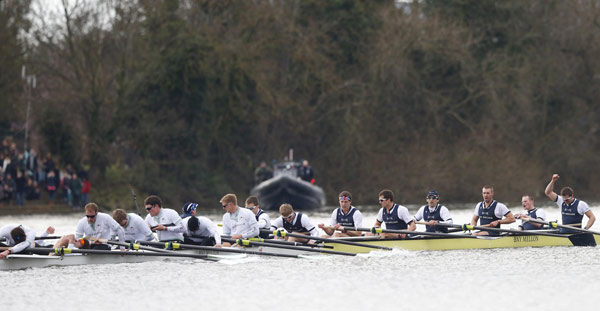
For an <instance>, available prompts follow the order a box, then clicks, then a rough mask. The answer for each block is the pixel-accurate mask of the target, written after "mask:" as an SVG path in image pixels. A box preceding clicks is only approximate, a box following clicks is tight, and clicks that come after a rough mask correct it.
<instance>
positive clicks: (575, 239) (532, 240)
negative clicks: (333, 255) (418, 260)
mask: <svg viewBox="0 0 600 311" xmlns="http://www.w3.org/2000/svg"><path fill="white" fill-rule="evenodd" d="M344 240H347V241H355V242H360V243H362V244H371V245H378V246H387V247H392V248H397V249H405V250H411V251H423V250H429V251H439V250H459V249H487V248H514V247H547V246H595V244H600V236H598V235H592V234H574V235H570V236H569V237H567V236H565V237H558V236H545V235H506V236H495V237H493V236H477V238H472V237H468V238H467V237H461V238H453V237H448V238H437V237H436V238H427V237H420V238H411V239H404V240H403V239H380V238H379V237H356V238H344ZM325 245H329V246H332V247H333V250H335V251H340V252H349V253H366V252H369V251H370V250H369V249H365V248H361V247H355V246H351V245H347V244H340V243H325Z"/></svg>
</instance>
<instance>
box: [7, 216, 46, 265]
mask: <svg viewBox="0 0 600 311" xmlns="http://www.w3.org/2000/svg"><path fill="white" fill-rule="evenodd" d="M50 233H54V228H52V227H48V229H46V231H45V232H44V233H43V234H42V235H41V236H42V237H46V236H48V234H50ZM0 238H5V239H6V241H5V243H0V246H4V247H9V248H8V249H6V250H4V251H2V252H0V259H4V258H6V256H8V255H10V254H17V253H20V252H22V251H24V250H25V249H27V248H28V247H34V246H35V245H36V242H37V241H35V231H34V230H33V229H31V228H29V227H27V226H23V225H17V224H11V225H5V226H3V227H2V228H0ZM38 244H39V243H38Z"/></svg>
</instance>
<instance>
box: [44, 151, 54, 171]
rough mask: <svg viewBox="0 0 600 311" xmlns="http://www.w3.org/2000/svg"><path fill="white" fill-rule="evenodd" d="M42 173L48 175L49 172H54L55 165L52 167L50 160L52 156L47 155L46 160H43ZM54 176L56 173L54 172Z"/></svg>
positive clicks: (52, 162) (52, 163)
mask: <svg viewBox="0 0 600 311" xmlns="http://www.w3.org/2000/svg"><path fill="white" fill-rule="evenodd" d="M43 164H44V173H45V174H46V175H48V173H49V172H50V171H54V170H56V165H54V161H53V160H52V154H51V153H47V154H46V158H44V163H43ZM55 174H56V172H55Z"/></svg>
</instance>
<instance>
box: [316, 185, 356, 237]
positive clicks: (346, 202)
mask: <svg viewBox="0 0 600 311" xmlns="http://www.w3.org/2000/svg"><path fill="white" fill-rule="evenodd" d="M338 200H339V202H340V207H338V208H336V209H335V210H333V213H331V219H330V222H329V226H325V224H319V225H318V226H319V228H321V229H322V230H323V231H325V233H326V234H328V235H330V236H333V237H348V236H360V235H362V232H360V231H345V230H344V229H342V228H341V227H353V228H359V227H362V220H363V217H362V213H361V212H360V211H359V210H358V209H357V208H356V207H354V206H352V194H350V192H349V191H342V192H340V194H339V195H338ZM336 231H340V232H336Z"/></svg>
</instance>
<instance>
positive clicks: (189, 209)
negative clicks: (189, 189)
mask: <svg viewBox="0 0 600 311" xmlns="http://www.w3.org/2000/svg"><path fill="white" fill-rule="evenodd" d="M197 207H198V203H194V202H188V203H185V204H183V207H182V208H181V211H182V212H183V215H181V218H186V217H189V216H196V208H197Z"/></svg>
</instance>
